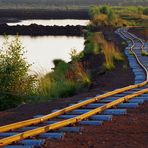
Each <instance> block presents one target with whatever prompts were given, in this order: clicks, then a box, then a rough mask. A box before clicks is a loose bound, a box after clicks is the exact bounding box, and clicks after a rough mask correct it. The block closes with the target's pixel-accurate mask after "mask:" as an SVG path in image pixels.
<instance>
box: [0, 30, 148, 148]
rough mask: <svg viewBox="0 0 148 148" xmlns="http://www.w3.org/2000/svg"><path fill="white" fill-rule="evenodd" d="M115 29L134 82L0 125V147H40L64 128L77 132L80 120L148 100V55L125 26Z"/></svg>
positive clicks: (107, 116) (94, 120)
mask: <svg viewBox="0 0 148 148" xmlns="http://www.w3.org/2000/svg"><path fill="white" fill-rule="evenodd" d="M116 33H117V34H119V35H120V36H121V37H122V38H123V39H125V40H126V41H127V43H128V47H127V48H126V50H125V53H126V55H127V57H128V59H129V63H130V66H131V68H132V69H133V72H134V74H135V84H134V85H130V86H127V87H124V88H120V89H116V90H114V91H111V92H108V93H105V94H102V95H97V96H96V97H93V98H86V99H84V100H82V101H79V102H78V103H77V104H74V105H70V106H68V107H66V108H63V109H61V110H55V111H53V112H52V113H51V114H48V115H37V116H36V117H34V118H33V119H30V120H25V121H22V122H17V123H13V124H9V125H6V126H1V127H0V147H5V148H33V147H35V146H40V147H41V145H42V144H43V143H44V141H45V139H46V138H62V137H63V136H64V133H65V132H79V130H80V128H79V127H77V126H78V125H80V124H81V125H101V124H102V122H103V121H109V120H111V119H112V115H123V114H125V113H126V109H127V108H135V107H137V106H138V105H139V104H141V103H143V102H144V101H145V100H147V101H148V99H147V98H148V94H147V93H148V58H146V57H142V56H141V51H142V50H145V49H144V48H145V43H144V41H143V40H141V39H139V38H138V37H136V36H135V35H133V34H131V33H129V32H128V31H127V29H124V28H122V29H118V30H117V31H116ZM131 53H132V55H131ZM146 96H147V97H146ZM115 106H116V108H113V107H115ZM72 125H77V126H75V127H74V126H72Z"/></svg>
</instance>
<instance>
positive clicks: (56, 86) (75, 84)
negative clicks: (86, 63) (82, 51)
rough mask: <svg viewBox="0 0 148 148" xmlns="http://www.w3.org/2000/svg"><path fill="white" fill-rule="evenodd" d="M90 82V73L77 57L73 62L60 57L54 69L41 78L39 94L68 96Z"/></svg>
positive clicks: (52, 96)
mask: <svg viewBox="0 0 148 148" xmlns="http://www.w3.org/2000/svg"><path fill="white" fill-rule="evenodd" d="M77 56H78V55H77ZM72 58H74V56H73V57H72ZM55 61H57V60H54V63H55ZM89 84H90V77H89V74H88V73H87V71H86V70H85V69H84V67H83V64H82V63H81V62H79V61H78V60H77V58H74V60H73V61H72V62H71V63H66V62H64V61H63V60H59V59H58V64H57V63H56V65H55V68H54V71H53V72H50V73H48V74H47V75H46V76H44V77H42V78H40V79H39V86H38V88H39V90H38V92H39V94H38V95H41V96H48V97H49V98H51V99H52V98H59V97H68V96H71V95H73V94H75V93H76V92H77V91H78V90H80V89H82V88H84V87H86V86H88V85H89Z"/></svg>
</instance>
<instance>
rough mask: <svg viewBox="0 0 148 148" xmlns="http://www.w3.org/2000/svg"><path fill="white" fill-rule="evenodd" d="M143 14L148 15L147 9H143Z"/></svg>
mask: <svg viewBox="0 0 148 148" xmlns="http://www.w3.org/2000/svg"><path fill="white" fill-rule="evenodd" d="M143 14H144V15H148V7H146V8H144V10H143Z"/></svg>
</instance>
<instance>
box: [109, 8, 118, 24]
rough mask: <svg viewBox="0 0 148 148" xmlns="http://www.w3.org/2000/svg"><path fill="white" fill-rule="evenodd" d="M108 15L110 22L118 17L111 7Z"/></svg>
mask: <svg viewBox="0 0 148 148" xmlns="http://www.w3.org/2000/svg"><path fill="white" fill-rule="evenodd" d="M107 17H108V21H109V23H110V24H111V23H112V22H113V21H114V20H115V19H116V15H115V13H114V11H113V10H112V9H110V11H109V13H108V14H107Z"/></svg>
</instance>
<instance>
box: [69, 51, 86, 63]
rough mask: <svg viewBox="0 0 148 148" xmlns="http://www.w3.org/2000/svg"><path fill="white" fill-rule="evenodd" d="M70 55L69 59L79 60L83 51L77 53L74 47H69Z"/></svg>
mask: <svg viewBox="0 0 148 148" xmlns="http://www.w3.org/2000/svg"><path fill="white" fill-rule="evenodd" d="M70 56H71V61H79V60H80V59H81V58H83V56H84V53H83V52H80V53H78V52H77V50H76V49H71V52H70Z"/></svg>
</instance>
